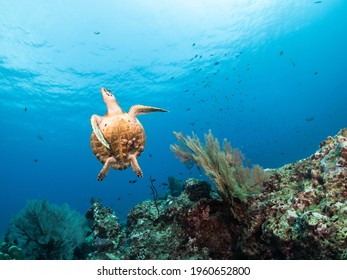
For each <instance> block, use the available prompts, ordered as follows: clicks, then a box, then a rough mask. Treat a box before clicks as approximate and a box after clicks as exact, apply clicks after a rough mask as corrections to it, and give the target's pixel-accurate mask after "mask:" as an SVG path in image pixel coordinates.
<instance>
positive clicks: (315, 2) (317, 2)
mask: <svg viewBox="0 0 347 280" xmlns="http://www.w3.org/2000/svg"><path fill="white" fill-rule="evenodd" d="M322 2H323V1H314V2H313V4H320V3H322Z"/></svg>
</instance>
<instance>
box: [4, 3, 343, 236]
mask: <svg viewBox="0 0 347 280" xmlns="http://www.w3.org/2000/svg"><path fill="white" fill-rule="evenodd" d="M0 7H1V8H0V109H1V119H0V126H1V130H0V133H1V135H0V136H1V145H0V152H1V158H2V163H1V169H0V185H1V187H0V234H3V233H4V232H5V231H6V229H7V227H8V223H9V222H10V219H11V217H12V216H13V215H14V214H15V213H17V212H18V211H19V210H21V209H22V208H23V207H24V206H25V204H26V201H27V200H31V199H47V200H48V201H49V202H51V203H56V204H63V203H65V202H66V203H68V204H69V205H70V206H71V207H72V208H74V209H77V210H79V211H80V212H81V213H85V211H86V210H87V209H88V207H89V206H90V199H91V198H92V197H95V198H99V199H101V201H102V202H103V204H105V205H107V206H110V207H112V208H113V209H114V210H115V211H116V213H117V214H118V215H119V216H120V218H121V219H122V221H125V219H126V214H127V212H128V211H129V209H131V208H132V207H133V206H134V205H136V204H137V203H139V202H140V201H142V200H144V199H152V194H151V192H150V189H149V188H148V186H149V178H150V176H151V177H152V178H155V179H156V181H155V184H156V186H157V188H158V190H159V192H160V193H164V192H165V188H166V186H165V185H163V184H162V183H166V182H167V177H168V176H174V177H177V178H180V179H182V180H185V179H186V178H188V177H203V176H201V175H200V173H199V172H198V170H197V169H194V168H193V169H191V170H189V169H187V168H186V167H185V166H184V165H183V164H182V163H181V162H179V160H178V159H176V158H175V157H174V155H173V153H172V152H171V151H170V148H169V146H170V144H173V143H175V142H176V140H175V137H174V135H173V131H182V132H183V133H184V134H191V132H192V131H194V132H196V133H197V134H198V135H199V136H200V137H203V134H204V133H207V132H208V130H209V129H211V131H212V133H213V134H214V135H215V136H216V137H217V138H219V139H220V140H222V139H223V138H227V139H228V140H229V141H230V143H231V144H232V146H233V147H236V148H239V149H240V150H241V151H242V152H243V153H244V155H245V156H246V158H247V159H249V160H251V162H252V163H257V164H260V165H262V166H263V167H264V168H277V167H280V166H282V165H284V164H286V163H290V162H293V161H297V160H300V159H302V158H305V157H308V156H310V155H311V154H312V153H314V151H315V150H316V149H317V147H318V145H319V143H320V141H322V140H324V139H325V138H326V137H327V136H328V135H334V134H336V133H337V132H338V130H339V129H340V128H342V127H346V125H347V114H346V107H347V106H346V105H347V99H346V98H347V84H346V73H347V54H346V50H347V39H346V36H345V35H344V34H345V29H346V27H347V17H346V16H345V15H346V14H347V3H346V1H343V0H330V1H328V0H323V1H313V0H302V1H296V0H288V1H275V0H234V1H222V0H221V1H212V0H211V1H197V0H195V1H184V0H175V1H159V0H152V1H149V0H148V1H140V0H139V1H135V0H131V1H126V2H125V1H111V0H109V1H103V0H102V1H59V3H53V2H52V1H23V0H22V1H18V0H16V1H4V0H1V1H0ZM101 87H107V88H109V89H111V90H112V91H113V93H114V94H115V95H116V97H117V99H118V101H119V102H120V105H121V106H122V108H123V109H124V110H128V109H129V108H130V106H131V105H133V104H143V105H151V106H156V107H161V108H165V109H167V110H169V111H170V112H169V113H154V114H149V115H143V116H139V120H140V121H141V122H142V124H143V126H144V128H145V130H146V134H147V145H146V147H145V151H144V153H143V154H142V155H141V157H140V158H139V164H140V166H141V167H142V170H143V172H144V178H142V179H138V178H137V177H136V176H135V174H134V173H133V172H132V170H131V169H130V168H129V169H127V170H124V171H116V170H111V171H110V173H109V176H108V177H107V178H106V179H105V180H104V181H103V182H97V180H96V178H97V174H98V172H99V171H100V169H101V167H102V165H101V163H100V162H98V161H97V159H96V158H95V157H94V155H93V154H92V152H91V149H90V144H89V139H90V134H91V126H90V122H89V119H90V116H91V115H92V114H99V115H103V114H104V113H105V112H106V108H105V105H104V103H103V100H102V97H101V94H100V88H101ZM203 178H204V177H203ZM133 180H136V182H135V183H133Z"/></svg>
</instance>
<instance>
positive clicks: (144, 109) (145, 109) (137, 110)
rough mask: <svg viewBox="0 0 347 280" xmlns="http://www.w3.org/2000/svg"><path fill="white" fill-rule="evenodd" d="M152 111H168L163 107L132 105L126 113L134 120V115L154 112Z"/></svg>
mask: <svg viewBox="0 0 347 280" xmlns="http://www.w3.org/2000/svg"><path fill="white" fill-rule="evenodd" d="M154 112H168V111H167V110H165V109H161V108H157V107H152V106H143V105H134V106H132V107H131V108H130V110H129V113H128V115H129V117H130V119H132V120H134V119H135V117H136V116H138V115H142V114H148V113H154Z"/></svg>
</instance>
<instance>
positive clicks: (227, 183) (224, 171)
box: [170, 131, 267, 206]
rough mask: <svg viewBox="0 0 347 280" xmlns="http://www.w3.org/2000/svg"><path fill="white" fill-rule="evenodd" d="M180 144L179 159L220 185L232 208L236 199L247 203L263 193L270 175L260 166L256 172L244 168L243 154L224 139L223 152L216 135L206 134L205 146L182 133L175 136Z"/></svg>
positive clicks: (174, 147) (176, 148)
mask: <svg viewBox="0 0 347 280" xmlns="http://www.w3.org/2000/svg"><path fill="white" fill-rule="evenodd" d="M174 134H175V136H176V138H177V139H178V144H174V145H171V146H170V148H171V150H172V151H173V152H174V153H175V156H176V157H177V158H179V159H180V160H181V161H182V162H184V163H185V164H186V165H187V166H192V164H193V163H196V164H197V166H198V167H202V168H203V169H204V171H205V174H206V175H207V176H208V177H209V178H210V180H211V181H212V182H213V183H214V184H215V185H216V187H217V189H218V190H219V191H220V192H221V193H222V194H223V196H224V198H225V199H226V200H227V202H228V203H230V204H231V206H233V205H234V202H235V199H239V200H240V201H241V202H246V201H247V198H248V197H249V196H250V195H252V194H255V193H257V192H259V190H260V187H261V185H262V184H263V183H264V182H265V181H266V180H267V175H266V173H265V172H264V170H263V168H262V167H260V166H259V165H253V166H252V168H249V167H245V166H244V165H243V161H244V156H243V155H242V153H241V151H239V150H237V149H233V148H232V147H231V145H230V143H229V142H228V141H227V140H226V139H224V141H223V147H222V150H221V147H220V144H219V141H218V139H217V138H214V136H213V135H212V132H211V131H209V132H208V134H205V135H204V137H205V144H202V143H201V141H200V139H199V138H198V136H197V135H196V134H195V133H194V132H193V135H192V136H187V137H186V138H185V137H183V135H182V133H177V132H174Z"/></svg>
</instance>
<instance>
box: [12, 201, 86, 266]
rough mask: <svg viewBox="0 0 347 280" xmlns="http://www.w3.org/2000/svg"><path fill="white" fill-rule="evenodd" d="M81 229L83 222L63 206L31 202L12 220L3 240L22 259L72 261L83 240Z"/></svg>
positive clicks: (77, 215) (84, 221)
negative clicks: (14, 248) (21, 253)
mask: <svg viewBox="0 0 347 280" xmlns="http://www.w3.org/2000/svg"><path fill="white" fill-rule="evenodd" d="M85 226H86V219H85V218H84V217H83V216H82V215H81V214H79V213H78V212H77V211H75V210H71V209H70V207H69V206H68V205H67V204H64V205H62V206H57V205H54V204H50V203H48V202H47V201H46V200H32V201H28V203H27V205H26V206H25V208H24V209H23V210H22V211H21V212H20V213H18V214H17V215H16V216H15V217H14V218H13V219H12V221H11V226H10V229H9V232H8V234H7V236H6V240H8V242H9V243H10V244H12V245H15V246H17V247H19V248H20V250H22V252H23V255H22V258H25V259H40V260H43V259H45V260H60V259H72V258H73V252H74V250H75V248H76V247H78V246H79V245H80V244H81V243H82V242H83V241H84V239H85V235H86V232H85ZM10 248H11V247H10ZM10 248H9V250H10ZM9 255H11V252H9ZM17 256H18V255H17Z"/></svg>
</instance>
